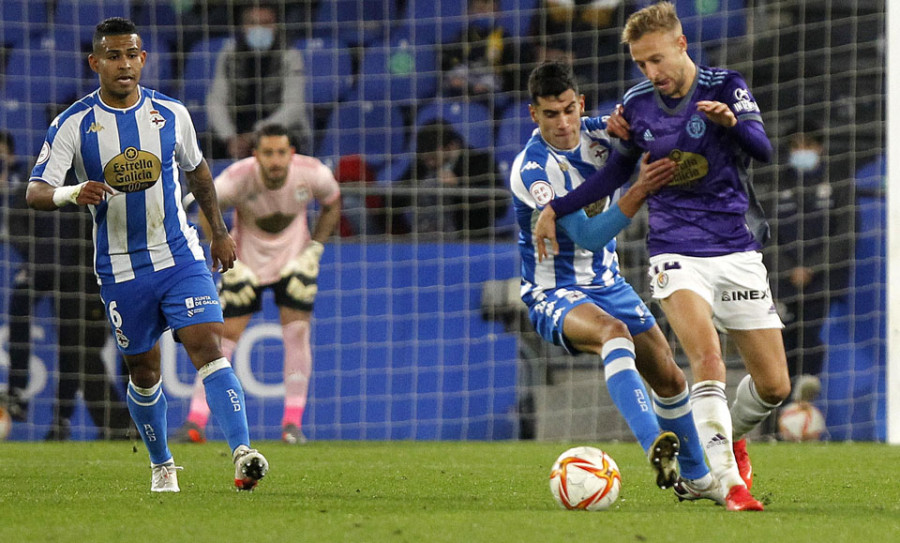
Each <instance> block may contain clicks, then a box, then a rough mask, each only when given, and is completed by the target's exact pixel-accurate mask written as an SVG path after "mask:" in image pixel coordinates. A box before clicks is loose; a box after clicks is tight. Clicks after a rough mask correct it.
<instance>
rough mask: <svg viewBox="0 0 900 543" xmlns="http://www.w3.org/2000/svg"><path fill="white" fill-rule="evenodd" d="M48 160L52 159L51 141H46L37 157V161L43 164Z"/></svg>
mask: <svg viewBox="0 0 900 543" xmlns="http://www.w3.org/2000/svg"><path fill="white" fill-rule="evenodd" d="M48 160H50V143H49V142H46V141H45V142H44V145H42V146H41V152H40V154H39V155H38V157H37V163H38V164H43V163H44V162H47V161H48Z"/></svg>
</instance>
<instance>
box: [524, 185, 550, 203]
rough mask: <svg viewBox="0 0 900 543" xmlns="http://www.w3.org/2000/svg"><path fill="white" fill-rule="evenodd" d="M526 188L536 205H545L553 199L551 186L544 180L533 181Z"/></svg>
mask: <svg viewBox="0 0 900 543" xmlns="http://www.w3.org/2000/svg"><path fill="white" fill-rule="evenodd" d="M528 190H529V192H531V195H532V196H534V201H535V202H537V203H538V205H542V206H545V205H547V204H549V203H550V200H552V199H553V187H551V186H550V183H548V182H546V181H535V182H534V183H532V184H531V188H530V189H528Z"/></svg>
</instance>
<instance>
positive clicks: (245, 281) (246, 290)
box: [219, 260, 259, 308]
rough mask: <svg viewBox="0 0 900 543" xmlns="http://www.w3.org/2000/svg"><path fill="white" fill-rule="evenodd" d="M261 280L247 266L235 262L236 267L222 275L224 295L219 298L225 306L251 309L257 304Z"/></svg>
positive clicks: (238, 261) (237, 261)
mask: <svg viewBox="0 0 900 543" xmlns="http://www.w3.org/2000/svg"><path fill="white" fill-rule="evenodd" d="M258 286H259V278H258V277H256V274H255V273H253V270H251V269H250V268H249V267H248V266H247V265H246V264H244V263H242V262H241V261H240V260H235V261H234V267H233V268H231V269H230V270H228V271H227V272H225V273H223V274H222V293H221V294H220V295H219V297H220V298H221V299H222V304H223V305H225V306H229V305H230V306H234V307H238V308H246V307H250V306H251V305H252V304H253V303H254V302H256V287H258Z"/></svg>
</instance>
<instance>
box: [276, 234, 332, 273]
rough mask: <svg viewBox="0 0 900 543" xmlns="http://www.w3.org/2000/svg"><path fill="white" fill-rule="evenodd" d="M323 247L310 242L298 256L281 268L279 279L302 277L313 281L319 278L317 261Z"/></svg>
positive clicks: (316, 242) (314, 241)
mask: <svg viewBox="0 0 900 543" xmlns="http://www.w3.org/2000/svg"><path fill="white" fill-rule="evenodd" d="M324 250H325V246H324V245H322V244H321V243H319V242H318V241H316V240H310V242H309V244H308V245H307V246H306V247H305V248H304V249H303V250H302V251H300V254H299V255H297V256H296V257H294V258H292V259H291V260H290V261H289V262H288V263H287V264H285V265H284V267H283V268H281V277H283V278H287V277H293V276H295V275H302V276H303V277H306V278H307V279H315V278H317V277H318V276H319V260H320V259H321V258H322V251H324Z"/></svg>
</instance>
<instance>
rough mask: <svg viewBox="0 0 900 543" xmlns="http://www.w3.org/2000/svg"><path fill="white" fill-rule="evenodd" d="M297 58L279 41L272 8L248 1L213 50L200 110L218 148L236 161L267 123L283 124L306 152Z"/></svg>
mask: <svg viewBox="0 0 900 543" xmlns="http://www.w3.org/2000/svg"><path fill="white" fill-rule="evenodd" d="M305 92H306V91H305V75H304V65H303V56H302V54H301V52H300V51H299V50H297V49H295V48H292V47H288V46H287V45H286V43H285V36H284V28H283V25H282V24H281V23H280V21H279V20H278V11H277V10H276V8H275V6H273V5H270V4H254V5H251V6H248V7H246V8H245V9H244V10H243V11H242V12H241V14H240V27H239V28H238V29H237V32H236V33H235V36H234V39H233V40H230V41H229V42H228V43H227V44H226V45H225V46H224V47H223V48H222V50H221V52H220V53H219V56H218V58H217V59H216V73H215V78H214V80H213V84H212V86H211V88H210V91H209V94H208V95H207V97H206V110H207V115H208V117H209V125H210V127H211V128H212V131H213V134H214V136H215V139H216V145H217V147H218V149H214V151H213V152H214V154H216V155H219V156H222V155H224V156H227V157H230V158H233V159H241V158H246V157H248V156H250V154H251V152H252V150H253V138H252V134H253V133H254V132H256V131H257V130H258V129H259V128H260V127H262V126H264V125H268V124H281V125H284V126H286V127H287V129H288V132H289V133H290V138H291V142H292V144H293V145H294V146H295V148H296V149H297V151H298V152H300V153H304V154H309V153H311V152H312V131H311V128H310V121H309V111H308V104H307V102H306V97H305Z"/></svg>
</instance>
